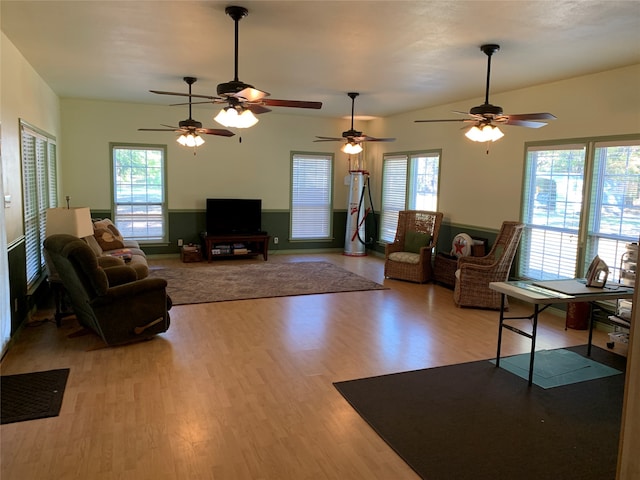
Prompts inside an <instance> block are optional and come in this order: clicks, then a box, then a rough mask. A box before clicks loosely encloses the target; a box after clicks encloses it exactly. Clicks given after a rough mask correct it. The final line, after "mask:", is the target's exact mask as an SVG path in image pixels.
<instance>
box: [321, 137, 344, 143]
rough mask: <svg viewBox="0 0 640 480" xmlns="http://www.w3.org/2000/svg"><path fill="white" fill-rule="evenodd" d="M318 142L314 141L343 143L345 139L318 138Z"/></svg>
mask: <svg viewBox="0 0 640 480" xmlns="http://www.w3.org/2000/svg"><path fill="white" fill-rule="evenodd" d="M316 138H317V139H318V140H314V142H342V141H343V140H344V138H336V137H318V136H316Z"/></svg>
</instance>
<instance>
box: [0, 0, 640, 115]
mask: <svg viewBox="0 0 640 480" xmlns="http://www.w3.org/2000/svg"><path fill="white" fill-rule="evenodd" d="M228 5H242V6H244V7H246V8H248V9H249V15H248V16H247V17H246V18H244V19H242V20H241V21H240V45H239V79H240V80H241V81H244V82H246V83H250V84H253V85H254V86H255V87H256V88H259V89H262V90H266V91H268V92H270V93H271V97H272V98H277V99H286V100H309V101H320V102H323V104H324V105H323V108H322V110H320V111H317V112H316V111H310V110H299V109H289V108H287V109H285V108H277V107H276V108H274V110H276V111H280V112H281V113H296V114H303V115H307V114H309V115H323V116H331V117H344V116H349V115H350V112H351V100H350V99H349V98H348V97H347V96H346V92H349V91H357V92H360V93H361V96H360V97H359V98H358V99H357V100H356V116H387V115H391V114H395V113H399V112H407V111H411V110H417V109H420V108H425V107H429V106H434V105H440V104H445V103H450V102H454V101H460V100H466V99H477V98H478V97H483V96H484V88H485V81H486V56H485V55H484V54H483V53H482V52H481V51H480V49H479V46H480V45H482V44H484V43H498V44H500V45H501V47H502V48H501V50H500V51H499V52H498V53H496V54H495V55H494V57H493V59H492V79H491V91H492V92H493V93H496V92H500V91H506V90H512V89H516V88H522V87H526V86H530V85H536V84H541V83H547V82H552V81H556V80H560V79H565V78H570V77H574V76H579V75H584V74H589V73H594V72H599V71H603V70H608V69H612V68H616V67H621V66H626V65H631V64H636V63H640V2H639V1H638V0H627V1H615V0H604V1H590V0H582V1H577V0H548V1H545V0H537V1H517V0H514V1H481V0H469V1H464V0H449V1H426V0H423V1H388V0H387V1H364V0H363V1H347V0H345V1H319V0H317V1H314V0H298V1H271V0H262V1H260V0H246V1H245V0H242V1H238V2H234V1H232V0H229V1H224V2H222V1H189V0H180V1H168V0H165V1H131V0H129V1H114V0H111V1H109V0H100V1H95V0H84V1H55V0H54V1H29V0H16V1H13V0H2V1H1V2H0V8H1V11H0V20H1V23H2V30H3V32H4V33H5V34H6V35H7V37H8V38H9V39H10V40H11V41H12V42H13V43H14V45H15V46H16V47H17V48H18V49H19V50H20V52H21V53H22V54H23V55H24V57H25V58H26V59H27V60H28V61H29V62H30V63H31V65H32V66H33V67H34V68H35V69H36V71H37V72H38V73H39V74H40V75H41V76H42V77H43V79H44V80H45V81H46V82H47V84H49V85H50V86H51V88H52V89H53V90H54V91H55V92H56V93H57V94H58V95H59V96H61V97H78V98H90V99H101V100H115V101H125V102H139V103H150V104H151V103H153V104H166V105H168V104H170V103H175V102H176V99H174V98H173V97H167V96H162V95H154V94H151V93H149V91H148V90H149V89H155V90H170V91H178V92H187V86H186V85H185V84H184V83H183V82H182V77H184V76H195V77H198V82H197V83H196V84H195V85H194V87H193V92H194V93H200V94H205V95H215V89H216V85H217V84H218V83H222V82H227V81H229V80H232V79H233V73H234V63H233V53H234V23H233V20H232V19H231V18H229V17H228V16H227V15H226V14H225V13H224V9H225V7H226V6H228ZM176 98H177V97H176ZM471 106H473V105H469V107H471ZM510 113H518V112H510Z"/></svg>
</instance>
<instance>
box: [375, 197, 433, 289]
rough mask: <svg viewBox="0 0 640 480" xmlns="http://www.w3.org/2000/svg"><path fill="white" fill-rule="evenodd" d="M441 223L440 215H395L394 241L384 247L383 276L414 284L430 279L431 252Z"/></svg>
mask: <svg viewBox="0 0 640 480" xmlns="http://www.w3.org/2000/svg"><path fill="white" fill-rule="evenodd" d="M441 223H442V213H441V212H428V211H426V210H402V211H400V212H398V228H397V229H396V238H395V240H394V241H393V243H389V244H387V245H386V247H385V262H384V276H385V277H387V278H397V279H400V280H408V281H410V282H417V283H424V282H427V281H429V280H431V279H432V278H433V268H432V267H431V253H432V251H433V248H434V247H435V245H436V243H437V241H438V232H439V230H440V224H441Z"/></svg>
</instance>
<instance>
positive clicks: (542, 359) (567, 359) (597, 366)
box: [491, 348, 622, 388]
mask: <svg viewBox="0 0 640 480" xmlns="http://www.w3.org/2000/svg"><path fill="white" fill-rule="evenodd" d="M530 358H531V354H530V353H523V354H521V355H514V356H512V357H504V358H501V359H500V367H501V368H504V369H505V370H507V371H509V372H511V373H513V374H515V375H518V376H519V377H522V378H524V379H526V380H528V379H529V360H530ZM491 363H494V364H495V363H496V361H495V360H491ZM620 373H622V372H621V371H620V370H616V369H615V368H611V367H608V366H607V365H603V364H601V363H598V362H596V361H594V360H591V359H590V358H587V357H583V356H582V355H578V354H577V353H575V352H570V351H569V350H565V349H563V348H561V349H557V350H539V351H537V352H536V355H535V359H534V363H533V383H535V384H536V385H538V386H539V387H542V388H554V387H559V386H561V385H569V384H571V383H578V382H585V381H587V380H594V379H596V378H602V377H609V376H611V375H618V374H620Z"/></svg>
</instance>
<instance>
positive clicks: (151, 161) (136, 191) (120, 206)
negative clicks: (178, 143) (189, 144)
mask: <svg viewBox="0 0 640 480" xmlns="http://www.w3.org/2000/svg"><path fill="white" fill-rule="evenodd" d="M111 158H112V169H113V186H114V188H113V210H114V218H113V221H114V223H115V224H116V226H117V227H118V230H120V232H121V233H122V235H123V236H124V237H127V238H130V239H132V240H138V241H140V242H143V243H144V242H166V241H168V232H167V222H166V217H167V204H166V180H165V178H166V167H165V163H166V146H147V145H116V144H112V145H111Z"/></svg>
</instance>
